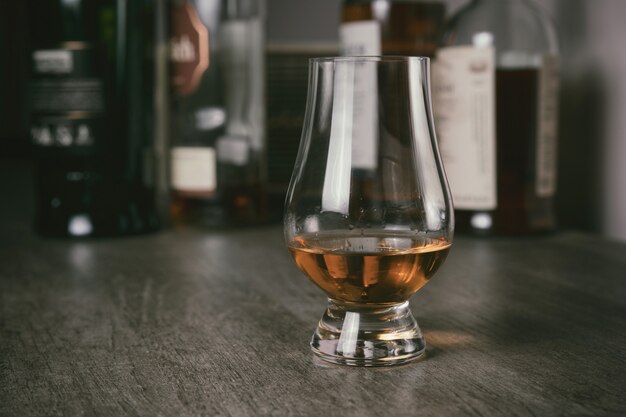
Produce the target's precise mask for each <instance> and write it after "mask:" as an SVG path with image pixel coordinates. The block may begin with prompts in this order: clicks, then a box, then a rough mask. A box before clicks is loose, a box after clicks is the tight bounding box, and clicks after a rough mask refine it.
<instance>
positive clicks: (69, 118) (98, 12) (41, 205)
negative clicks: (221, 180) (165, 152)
mask: <svg viewBox="0 0 626 417" xmlns="http://www.w3.org/2000/svg"><path fill="white" fill-rule="evenodd" d="M30 3H31V4H30V7H29V10H30V17H31V20H30V29H31V41H32V45H33V46H34V50H33V51H32V55H31V57H32V77H31V82H30V103H29V104H30V105H29V107H30V125H31V127H30V131H31V140H32V143H33V145H34V148H35V154H36V157H37V166H38V170H37V177H36V199H37V207H36V219H35V227H36V230H37V231H38V232H39V233H41V234H44V235H52V236H110V235H126V234H133V233H140V232H147V231H153V230H155V229H157V228H158V227H159V219H158V215H157V207H156V198H157V196H156V189H157V185H158V184H157V177H156V170H157V165H158V164H159V163H160V161H159V160H158V155H157V153H156V152H155V147H154V146H155V142H154V137H153V133H154V132H153V121H154V109H155V108H154V105H155V101H154V98H155V95H156V94H158V93H159V91H161V90H162V89H163V88H160V87H159V84H158V83H155V77H154V75H155V74H156V73H157V71H156V70H155V68H156V63H155V56H156V55H155V50H154V47H155V40H156V39H155V38H157V37H158V36H159V33H161V34H162V32H163V30H162V29H163V27H162V25H160V24H158V23H157V20H156V16H157V15H158V14H159V13H158V9H159V7H160V6H159V5H160V4H161V2H159V1H156V2H154V1H150V0H139V1H116V0H89V1H87V0H75V1H71V2H69V1H63V0H46V1H36V2H35V1H31V2H30ZM162 11H163V10H161V12H162ZM161 14H162V13H161ZM162 16H163V17H164V15H163V14H162Z"/></svg>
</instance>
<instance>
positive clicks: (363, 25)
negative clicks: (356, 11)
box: [339, 20, 382, 56]
mask: <svg viewBox="0 0 626 417" xmlns="http://www.w3.org/2000/svg"><path fill="white" fill-rule="evenodd" d="M339 43H340V45H341V55H344V56H356V55H360V56H364V55H369V56H372V55H380V54H381V51H382V45H381V34H380V24H379V23H378V22H377V21H375V20H363V21H359V22H349V23H344V24H342V25H341V27H340V28H339Z"/></svg>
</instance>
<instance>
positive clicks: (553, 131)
mask: <svg viewBox="0 0 626 417" xmlns="http://www.w3.org/2000/svg"><path fill="white" fill-rule="evenodd" d="M558 91H559V59H558V57H556V56H549V55H548V56H545V57H544V58H543V65H542V67H541V70H540V71H539V91H538V97H539V105H538V106H537V155H536V157H537V171H536V177H535V180H536V182H535V191H536V193H537V195H538V196H540V197H551V196H553V195H554V193H555V192H556V176H557V175H556V173H557V169H556V165H557V162H556V161H557V134H558V133H557V132H558V119H559V117H558Z"/></svg>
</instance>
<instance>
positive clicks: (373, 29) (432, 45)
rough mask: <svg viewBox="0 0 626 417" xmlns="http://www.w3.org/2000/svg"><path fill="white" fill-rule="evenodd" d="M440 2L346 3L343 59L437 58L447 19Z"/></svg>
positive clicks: (383, 0) (363, 0)
mask: <svg viewBox="0 0 626 417" xmlns="http://www.w3.org/2000/svg"><path fill="white" fill-rule="evenodd" d="M445 11H446V10H445V5H444V4H443V3H442V2H440V1H419V0H344V2H343V13H342V22H343V23H342V24H341V28H340V32H339V38H340V44H341V52H342V55H420V56H428V57H432V56H433V55H434V54H435V51H436V49H437V46H438V44H439V41H440V39H441V31H442V29H443V23H444V17H445Z"/></svg>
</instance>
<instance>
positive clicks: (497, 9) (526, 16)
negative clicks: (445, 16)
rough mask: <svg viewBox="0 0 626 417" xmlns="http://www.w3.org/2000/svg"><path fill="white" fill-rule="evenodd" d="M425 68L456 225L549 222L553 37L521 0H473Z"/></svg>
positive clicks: (534, 227)
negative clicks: (430, 74) (433, 62)
mask: <svg viewBox="0 0 626 417" xmlns="http://www.w3.org/2000/svg"><path fill="white" fill-rule="evenodd" d="M436 62H437V64H436V65H435V67H434V69H433V92H434V94H433V99H434V103H435V106H434V110H435V124H436V126H437V135H438V139H439V143H440V150H441V153H442V157H443V160H444V165H445V168H446V173H447V175H448V180H449V181H450V188H451V191H452V196H453V199H454V205H455V211H456V228H457V230H459V231H460V232H469V233H474V234H488V235H504V234H506V235H523V234H531V233H536V232H541V231H547V230H551V229H553V228H554V227H555V216H554V196H555V193H556V171H557V169H556V154H557V152H556V141H557V121H558V115H557V113H558V87H559V77H558V45H557V40H556V35H555V31H554V28H553V26H552V24H551V22H550V20H549V19H548V18H547V16H546V15H545V13H543V11H542V10H541V9H540V7H538V6H537V5H536V4H534V3H533V2H532V1H529V0H474V1H473V2H472V3H470V4H469V5H468V6H467V7H465V8H463V9H461V10H460V11H459V12H458V13H457V14H456V15H455V16H454V17H453V18H452V19H451V21H450V23H449V25H448V28H447V30H446V34H445V37H444V42H443V45H442V48H440V49H439V51H438V53H437V61H436Z"/></svg>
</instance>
